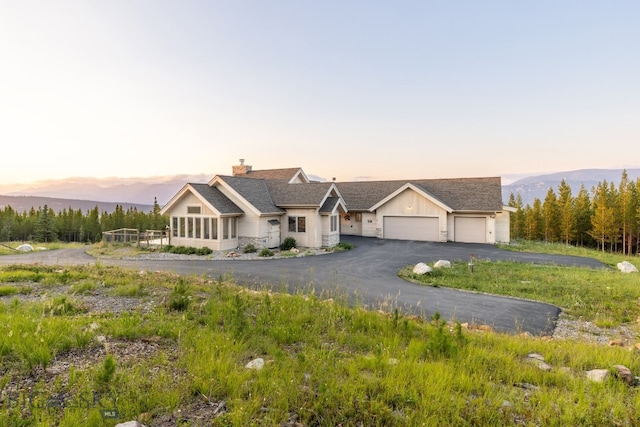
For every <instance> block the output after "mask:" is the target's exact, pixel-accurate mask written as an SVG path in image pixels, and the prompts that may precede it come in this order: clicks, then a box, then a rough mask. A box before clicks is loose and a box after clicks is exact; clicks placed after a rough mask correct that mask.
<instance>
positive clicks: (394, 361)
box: [389, 357, 400, 365]
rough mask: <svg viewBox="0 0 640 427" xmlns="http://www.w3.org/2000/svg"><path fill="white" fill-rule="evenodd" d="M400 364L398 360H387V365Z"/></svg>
mask: <svg viewBox="0 0 640 427" xmlns="http://www.w3.org/2000/svg"><path fill="white" fill-rule="evenodd" d="M398 363H400V361H399V360H398V359H394V358H393V357H392V358H390V359H389V365H397V364H398Z"/></svg>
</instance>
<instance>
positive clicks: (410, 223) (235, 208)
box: [161, 159, 510, 250]
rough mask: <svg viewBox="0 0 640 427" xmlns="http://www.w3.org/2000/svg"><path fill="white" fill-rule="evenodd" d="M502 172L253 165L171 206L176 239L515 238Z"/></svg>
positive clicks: (219, 245)
mask: <svg viewBox="0 0 640 427" xmlns="http://www.w3.org/2000/svg"><path fill="white" fill-rule="evenodd" d="M509 212H510V210H509V209H508V208H506V207H505V206H503V204H502V192H501V180H500V178H499V177H489V178H458V179H423V180H393V181H362V182H341V183H337V182H311V181H310V180H309V178H308V177H307V175H306V174H305V173H304V171H303V170H302V169H301V168H289V169H268V170H255V171H254V170H253V169H252V167H251V166H249V165H245V164H244V160H242V159H241V160H240V165H237V166H233V168H232V175H231V176H226V175H216V176H214V177H213V178H212V179H211V180H210V181H209V182H208V183H206V184H204V183H187V184H186V185H185V186H184V187H183V188H182V189H181V190H180V191H179V192H178V193H177V194H176V195H175V196H174V197H173V198H172V199H171V200H170V201H169V202H168V203H167V204H166V205H165V206H164V207H163V208H162V211H161V213H162V214H165V215H168V216H170V236H171V244H173V245H183V246H193V247H205V246H206V247H210V248H211V249H213V250H229V249H235V248H237V247H244V246H246V245H248V244H253V245H254V246H255V247H257V248H263V247H267V248H275V247H278V246H279V245H280V244H281V243H282V241H283V240H284V239H285V238H287V237H293V238H295V240H296V242H297V244H298V246H300V247H309V248H319V247H332V246H335V245H336V244H338V243H339V242H340V234H350V235H359V236H369V237H377V238H383V239H404V240H423V241H433V242H446V241H456V242H474V243H490V244H494V243H497V242H505V243H506V242H509Z"/></svg>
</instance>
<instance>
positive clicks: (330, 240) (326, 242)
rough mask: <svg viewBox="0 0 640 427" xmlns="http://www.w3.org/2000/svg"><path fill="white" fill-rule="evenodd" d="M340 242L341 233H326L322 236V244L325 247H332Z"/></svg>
mask: <svg viewBox="0 0 640 427" xmlns="http://www.w3.org/2000/svg"><path fill="white" fill-rule="evenodd" d="M338 243H340V235H339V234H329V235H326V234H324V235H323V236H322V246H323V247H325V248H332V247H334V246H335V245H337V244H338Z"/></svg>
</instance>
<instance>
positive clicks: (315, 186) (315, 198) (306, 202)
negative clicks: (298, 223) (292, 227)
mask: <svg viewBox="0 0 640 427" xmlns="http://www.w3.org/2000/svg"><path fill="white" fill-rule="evenodd" d="M265 184H266V186H267V188H268V189H269V193H270V194H271V197H272V198H273V201H274V203H275V204H276V205H277V206H281V207H293V206H300V207H302V206H305V207H320V206H321V205H322V204H323V203H324V201H325V199H326V198H327V197H328V196H329V192H330V190H331V189H332V187H333V186H334V184H333V183H332V182H311V183H307V184H288V183H286V182H283V181H265Z"/></svg>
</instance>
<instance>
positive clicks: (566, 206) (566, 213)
mask: <svg viewBox="0 0 640 427" xmlns="http://www.w3.org/2000/svg"><path fill="white" fill-rule="evenodd" d="M558 194H559V196H558V208H559V210H560V236H561V237H562V240H564V243H565V245H568V244H569V243H571V242H572V241H573V239H574V238H575V233H576V222H575V208H574V202H573V198H572V197H571V187H570V186H569V185H568V184H567V183H566V181H565V180H564V179H563V180H562V181H561V182H560V185H559V186H558Z"/></svg>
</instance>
